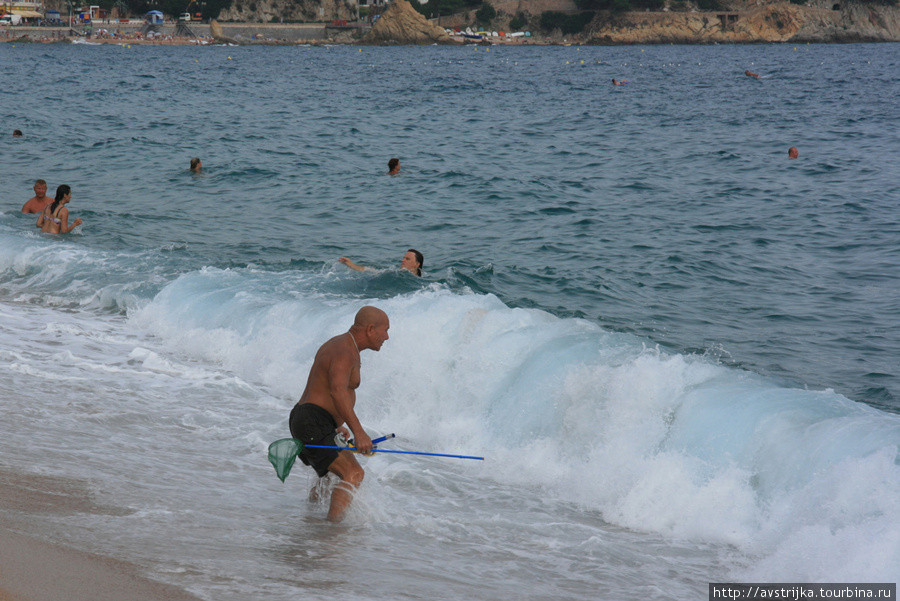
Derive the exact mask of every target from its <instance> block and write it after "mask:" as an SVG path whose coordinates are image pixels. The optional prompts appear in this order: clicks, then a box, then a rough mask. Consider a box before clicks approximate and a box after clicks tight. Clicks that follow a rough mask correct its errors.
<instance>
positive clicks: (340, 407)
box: [328, 353, 372, 453]
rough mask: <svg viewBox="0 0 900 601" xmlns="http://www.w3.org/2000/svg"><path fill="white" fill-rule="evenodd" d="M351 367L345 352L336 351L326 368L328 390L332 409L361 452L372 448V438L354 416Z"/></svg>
mask: <svg viewBox="0 0 900 601" xmlns="http://www.w3.org/2000/svg"><path fill="white" fill-rule="evenodd" d="M352 369H353V363H352V362H351V358H350V356H349V355H348V354H347V353H338V354H337V356H336V357H334V358H333V359H332V360H331V366H330V367H329V369H328V389H329V390H328V392H329V393H330V394H331V400H332V401H333V402H334V409H335V411H337V413H338V417H339V418H341V419H342V420H343V421H344V423H345V424H347V427H348V428H350V431H351V432H353V440H354V442H355V443H356V448H357V449H359V450H360V451H362V452H363V453H368V452H369V451H371V450H372V439H371V438H369V435H368V434H366V431H365V430H363V427H362V424H360V423H359V418H358V417H356V411H354V409H353V406H354V405H355V404H356V392H355V391H354V390H353V389H352V388H350V372H351V371H352Z"/></svg>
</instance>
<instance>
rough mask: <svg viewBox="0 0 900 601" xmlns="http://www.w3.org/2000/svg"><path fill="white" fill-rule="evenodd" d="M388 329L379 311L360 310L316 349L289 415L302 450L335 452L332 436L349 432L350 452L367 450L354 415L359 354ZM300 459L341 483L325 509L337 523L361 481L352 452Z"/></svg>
mask: <svg viewBox="0 0 900 601" xmlns="http://www.w3.org/2000/svg"><path fill="white" fill-rule="evenodd" d="M389 328H390V321H389V320H388V316H387V314H385V312H384V311H382V310H381V309H378V308H376V307H372V306H366V307H363V308H362V309H360V310H359V311H358V312H357V314H356V319H355V320H354V322H353V325H352V326H350V330H349V331H347V332H345V333H343V334H339V335H338V336H335V337H334V338H332V339H331V340H329V341H328V342H326V343H325V344H323V345H322V346H321V348H319V351H318V352H317V353H316V358H315V360H314V361H313V365H312V368H311V369H310V370H309V379H308V380H307V381H306V389H305V390H304V391H303V394H302V395H301V396H300V400H299V401H297V404H296V405H295V406H294V408H293V410H291V418H290V426H291V436H293V437H294V438H297V439H299V440H301V441H303V443H304V444H315V445H324V446H335V436H336V435H337V434H338V433H341V434H343V435H344V436H348V435H350V433H351V432H352V435H353V440H354V442H355V445H354V446H355V447H356V448H357V449H358V450H359V451H360V452H362V453H368V452H370V451H371V450H372V439H371V438H369V435H368V434H366V431H365V430H363V427H362V425H361V424H360V423H359V418H357V417H356V412H355V411H354V407H355V405H356V389H357V388H358V387H359V382H360V375H359V367H360V359H359V354H360V352H361V351H364V350H366V349H371V350H373V351H378V350H380V349H381V345H382V344H384V341H385V340H387V339H388V329H389ZM345 424H346V427H345ZM348 429H349V430H348ZM300 459H301V460H302V461H303V463H305V464H307V465H310V466H312V467H313V469H315V470H316V473H317V474H318V475H319V477H322V476H325V475H326V474H328V473H329V472H331V473H332V474H335V475H336V476H337V477H338V478H340V479H341V481H340V482H339V483H338V484H337V485H336V486H335V487H334V490H333V491H332V493H331V506H330V507H329V509H328V519H329V520H330V521H332V522H339V521H341V520H342V519H343V517H344V513H345V512H346V511H347V508H348V507H349V506H350V502H351V501H352V500H353V495H354V493H355V492H356V490H357V488H359V485H360V484H361V483H362V481H363V476H364V475H365V472H363V469H362V467H360V465H359V462H357V461H356V457H354V456H353V452H352V451H339V450H337V449H309V448H306V447H304V448H303V450H302V451H301V452H300Z"/></svg>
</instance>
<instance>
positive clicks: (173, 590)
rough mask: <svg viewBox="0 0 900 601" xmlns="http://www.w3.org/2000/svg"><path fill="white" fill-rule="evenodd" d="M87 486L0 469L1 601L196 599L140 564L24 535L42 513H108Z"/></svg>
mask: <svg viewBox="0 0 900 601" xmlns="http://www.w3.org/2000/svg"><path fill="white" fill-rule="evenodd" d="M111 510H112V508H109V507H101V506H98V505H96V504H95V503H94V502H93V501H92V500H91V498H90V491H89V488H88V486H87V484H86V483H82V482H79V481H76V480H71V481H70V480H66V479H63V478H56V477H46V476H38V475H29V474H25V473H22V472H19V471H16V470H15V469H12V468H9V467H7V466H0V601H60V600H61V599H64V600H65V601H200V598H199V597H196V596H194V595H192V594H190V593H188V592H187V591H185V590H184V589H181V588H179V587H177V586H175V585H171V584H165V583H163V582H159V581H157V580H153V579H152V578H150V577H148V576H146V575H144V573H143V571H142V569H141V568H140V566H138V565H136V564H133V563H130V562H127V561H123V560H120V559H116V558H113V557H107V556H103V555H98V554H96V553H92V552H88V551H84V550H80V549H77V548H73V547H71V546H67V545H64V544H61V543H54V542H50V541H47V540H45V539H43V538H40V537H38V536H37V535H33V534H29V531H30V530H32V528H31V527H30V525H31V524H33V523H35V522H38V521H40V520H41V519H42V518H43V517H44V516H46V515H56V516H59V515H65V516H71V517H72V519H77V516H78V514H84V513H94V514H96V513H100V514H104V513H106V514H108V513H110V512H111Z"/></svg>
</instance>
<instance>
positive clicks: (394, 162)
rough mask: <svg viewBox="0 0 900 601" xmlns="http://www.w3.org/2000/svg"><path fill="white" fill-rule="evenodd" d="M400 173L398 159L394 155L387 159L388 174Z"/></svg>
mask: <svg viewBox="0 0 900 601" xmlns="http://www.w3.org/2000/svg"><path fill="white" fill-rule="evenodd" d="M398 173H400V159H398V158H396V157H394V158H392V159H391V160H390V161H388V175H397V174H398Z"/></svg>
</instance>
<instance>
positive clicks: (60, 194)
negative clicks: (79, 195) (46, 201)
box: [55, 184, 72, 202]
mask: <svg viewBox="0 0 900 601" xmlns="http://www.w3.org/2000/svg"><path fill="white" fill-rule="evenodd" d="M71 193H72V188H70V187H69V186H67V185H66V184H62V185H61V186H59V187H58V188H57V189H56V199H55V200H56V202H59V201H61V200H62V199H63V198H65V196H66V194H71Z"/></svg>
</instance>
